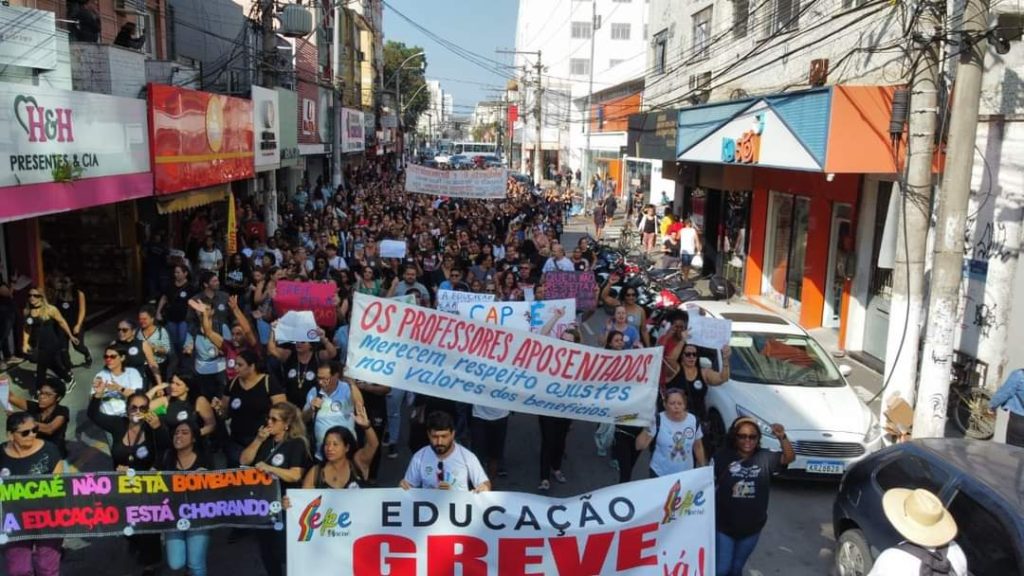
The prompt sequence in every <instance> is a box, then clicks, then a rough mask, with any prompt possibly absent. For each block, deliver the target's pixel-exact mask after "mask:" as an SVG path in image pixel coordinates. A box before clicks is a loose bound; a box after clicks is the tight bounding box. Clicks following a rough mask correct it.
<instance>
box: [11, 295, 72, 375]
mask: <svg viewBox="0 0 1024 576" xmlns="http://www.w3.org/2000/svg"><path fill="white" fill-rule="evenodd" d="M24 317H25V329H24V333H23V335H22V343H21V350H22V352H24V353H25V355H26V356H28V357H29V358H31V359H32V361H33V362H35V364H36V379H35V382H33V390H34V389H35V388H37V387H38V386H39V385H40V384H42V383H43V382H44V381H46V373H47V371H52V372H53V373H54V374H56V376H57V377H58V378H60V379H61V381H62V382H64V385H65V387H67V389H68V390H71V389H72V388H74V386H75V378H74V376H72V375H71V367H70V366H65V365H64V354H63V352H62V349H63V343H62V339H61V334H62V333H63V335H64V336H66V337H67V339H68V341H69V342H71V344H73V345H75V346H77V345H78V338H77V337H75V335H74V334H73V333H72V332H71V327H70V326H68V323H67V322H66V321H65V320H64V317H63V316H61V314H60V311H59V310H57V308H55V307H54V306H52V305H51V304H50V303H49V302H47V301H46V295H45V294H44V293H43V291H42V290H41V289H39V288H38V287H36V286H30V287H29V291H28V306H27V307H26V308H25V312H24Z"/></svg>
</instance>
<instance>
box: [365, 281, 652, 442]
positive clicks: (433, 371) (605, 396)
mask: <svg viewBox="0 0 1024 576" xmlns="http://www.w3.org/2000/svg"><path fill="white" fill-rule="evenodd" d="M661 356H662V348H661V347H660V346H659V347H654V348H644V349H639V350H622V351H617V350H604V349H601V348H593V347H591V346H582V345H579V344H574V343H572V342H566V341H564V340H558V339H555V338H549V337H546V336H539V335H536V334H530V333H529V332H522V331H519V330H510V329H508V328H504V327H502V326H496V325H494V324H486V323H483V322H477V321H474V320H469V319H467V318H462V317H461V316H455V315H452V314H447V313H444V312H441V311H438V310H431V309H430V308H422V307H418V306H410V305H408V304H403V303H401V302H396V301H394V300H389V299H385V298H376V297H373V296H367V295H365V294H356V295H355V298H354V300H353V304H352V323H351V325H350V326H349V347H348V356H347V362H346V367H345V375H346V376H348V377H349V378H353V379H355V380H362V381H364V382H372V383H376V384H383V385H385V386H393V387H396V388H401V389H404V390H410V391H412V392H416V393H418V394H427V395H430V396H443V397H445V398H448V399H451V400H458V401H460V402H466V403H468V404H478V405H481V406H489V407H491V408H501V409H504V410H511V411H514V412H528V413H531V414H542V415H545V416H558V417H562V418H573V419H576V420H589V421H592V422H616V423H620V424H630V425H636V426H646V425H648V424H650V422H651V421H652V420H653V418H654V404H655V398H656V397H657V393H658V372H659V367H660V366H661Z"/></svg>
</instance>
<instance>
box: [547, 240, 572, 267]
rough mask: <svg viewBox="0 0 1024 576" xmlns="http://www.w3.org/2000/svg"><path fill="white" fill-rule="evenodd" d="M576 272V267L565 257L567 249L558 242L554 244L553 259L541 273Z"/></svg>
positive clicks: (550, 259) (548, 261)
mask: <svg viewBox="0 0 1024 576" xmlns="http://www.w3.org/2000/svg"><path fill="white" fill-rule="evenodd" d="M574 270H576V265H575V264H573V261H572V260H570V259H569V258H567V257H566V256H565V248H564V247H563V246H562V245H561V244H559V243H558V242H555V243H554V244H552V245H551V257H550V258H548V260H547V262H545V263H544V268H542V269H541V272H544V273H547V272H556V271H560V272H572V271H574Z"/></svg>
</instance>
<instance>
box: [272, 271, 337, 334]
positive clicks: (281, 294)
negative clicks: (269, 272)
mask: <svg viewBox="0 0 1024 576" xmlns="http://www.w3.org/2000/svg"><path fill="white" fill-rule="evenodd" d="M335 290H336V288H335V286H334V284H333V283H330V282H328V283H322V282H292V281H290V280H281V281H280V282H278V283H277V292H276V293H275V294H274V313H275V314H277V316H278V317H281V316H284V315H285V314H286V313H287V312H289V311H291V310H297V311H304V310H309V311H310V312H312V313H313V317H314V318H316V323H317V325H318V326H322V327H324V328H334V326H335V324H337V323H338V310H337V308H336V307H335V303H334V302H335V299H336V298H337V294H336V293H335Z"/></svg>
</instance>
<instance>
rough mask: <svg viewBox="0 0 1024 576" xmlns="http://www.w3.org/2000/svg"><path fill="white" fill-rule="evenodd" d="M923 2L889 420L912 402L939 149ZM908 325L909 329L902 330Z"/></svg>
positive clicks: (937, 16) (932, 50) (935, 47)
mask: <svg viewBox="0 0 1024 576" xmlns="http://www.w3.org/2000/svg"><path fill="white" fill-rule="evenodd" d="M922 1H923V4H924V6H923V8H922V9H921V10H920V15H919V16H918V20H917V26H916V28H915V31H914V45H915V47H916V48H917V49H918V50H919V51H920V57H918V58H917V65H916V66H915V67H914V70H913V72H912V74H913V76H912V77H911V83H910V118H909V122H908V128H907V133H908V138H907V159H906V162H907V178H906V181H905V182H904V184H906V186H905V188H903V187H902V186H901V187H899V188H896V189H895V190H894V191H895V192H896V193H898V194H899V195H900V198H899V199H897V201H898V202H900V205H901V210H900V222H899V223H898V226H897V241H896V260H895V262H894V263H893V271H892V272H893V286H892V302H891V305H890V308H889V331H888V340H887V344H886V351H885V380H884V381H885V382H886V383H887V385H886V387H885V389H884V390H883V391H882V403H881V407H880V412H881V413H880V414H879V421H880V422H882V424H883V425H884V424H886V417H885V409H886V406H887V405H888V402H889V400H890V399H891V398H893V397H896V396H898V397H900V398H902V399H903V400H905V401H906V402H907V403H909V404H911V405H913V403H914V383H915V382H916V380H917V363H918V362H917V361H918V343H919V342H920V340H921V321H922V320H921V318H922V311H923V309H924V301H925V296H924V258H925V244H926V242H927V238H928V227H929V224H930V216H931V200H932V188H933V186H932V160H933V158H934V154H935V117H936V107H937V106H938V104H937V102H938V98H937V93H938V86H939V42H938V38H939V35H940V33H941V29H940V27H941V14H942V13H943V11H944V8H942V7H941V5H940V4H939V3H937V2H933V1H931V0H922ZM904 327H906V331H905V332H904Z"/></svg>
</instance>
